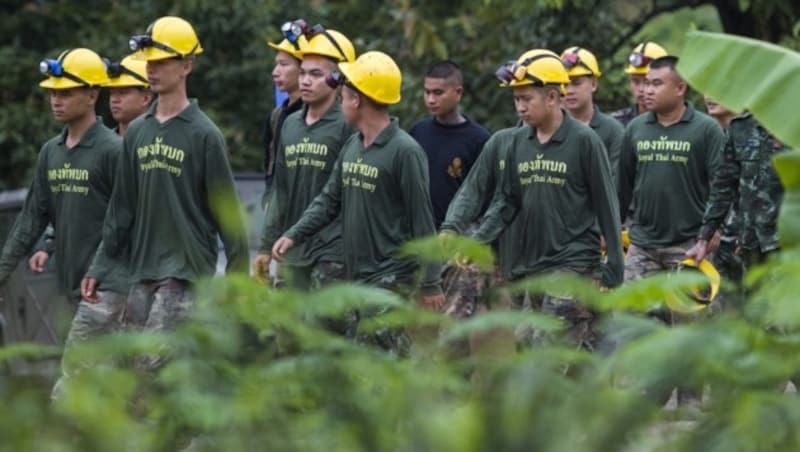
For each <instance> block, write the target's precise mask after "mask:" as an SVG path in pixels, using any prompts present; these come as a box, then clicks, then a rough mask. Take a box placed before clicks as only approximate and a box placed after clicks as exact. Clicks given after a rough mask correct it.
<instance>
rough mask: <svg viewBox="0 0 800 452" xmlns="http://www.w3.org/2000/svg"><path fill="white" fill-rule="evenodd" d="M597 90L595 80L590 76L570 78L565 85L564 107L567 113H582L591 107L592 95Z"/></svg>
mask: <svg viewBox="0 0 800 452" xmlns="http://www.w3.org/2000/svg"><path fill="white" fill-rule="evenodd" d="M596 90H597V79H596V78H594V77H593V76H591V75H579V76H577V77H571V78H570V79H569V84H567V95H566V97H564V107H565V108H566V109H567V110H569V111H583V110H584V109H586V108H587V107H591V105H592V95H593V94H594V92H595V91H596Z"/></svg>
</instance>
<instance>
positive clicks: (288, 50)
mask: <svg viewBox="0 0 800 452" xmlns="http://www.w3.org/2000/svg"><path fill="white" fill-rule="evenodd" d="M267 45H268V46H270V47H272V48H273V49H275V50H277V51H278V52H286V53H288V54H289V55H291V56H293V57H295V58H297V59H298V60H302V59H303V53H302V52H301V51H300V50H297V49H295V48H294V47H293V46H292V45H291V44H289V45H288V46H286V45H283V42H281V43H279V44H275V43H274V42H267Z"/></svg>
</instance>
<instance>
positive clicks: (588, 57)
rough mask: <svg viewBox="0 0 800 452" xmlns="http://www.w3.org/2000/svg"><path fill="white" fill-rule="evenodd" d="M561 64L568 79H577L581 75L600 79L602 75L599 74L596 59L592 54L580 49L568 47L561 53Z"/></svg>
mask: <svg viewBox="0 0 800 452" xmlns="http://www.w3.org/2000/svg"><path fill="white" fill-rule="evenodd" d="M561 62H562V63H563V64H564V67H565V68H566V69H567V74H568V75H569V76H570V77H579V76H581V75H592V76H595V77H600V76H601V75H603V73H602V72H600V66H599V65H598V64H597V58H595V56H594V54H593V53H592V52H590V51H588V50H586V49H584V48H582V47H577V46H575V47H570V48H568V49H567V50H565V51H563V52H561Z"/></svg>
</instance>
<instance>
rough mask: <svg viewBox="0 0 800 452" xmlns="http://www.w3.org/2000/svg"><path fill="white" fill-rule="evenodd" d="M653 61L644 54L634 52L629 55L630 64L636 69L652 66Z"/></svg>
mask: <svg viewBox="0 0 800 452" xmlns="http://www.w3.org/2000/svg"><path fill="white" fill-rule="evenodd" d="M651 61H653V59H652V58H650V57H649V56H647V55H645V54H644V53H642V52H633V53H631V54H630V55H628V63H629V64H630V65H631V66H633V67H635V68H641V67H645V66H647V65H648V64H650V62H651Z"/></svg>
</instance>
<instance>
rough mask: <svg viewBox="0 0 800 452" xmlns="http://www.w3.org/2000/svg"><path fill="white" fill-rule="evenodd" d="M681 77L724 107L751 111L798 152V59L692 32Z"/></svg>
mask: <svg viewBox="0 0 800 452" xmlns="http://www.w3.org/2000/svg"><path fill="white" fill-rule="evenodd" d="M678 72H679V73H680V74H681V75H682V76H683V77H684V78H685V79H686V80H687V81H688V82H689V84H690V85H692V87H694V88H695V89H697V90H699V91H700V92H702V93H704V94H707V95H709V96H711V97H713V98H714V99H715V100H717V101H718V102H720V103H721V104H722V105H725V106H726V107H728V108H730V109H732V110H736V111H743V110H749V111H751V112H752V113H753V115H754V116H755V117H756V119H758V121H759V122H760V123H761V124H762V125H763V126H764V127H766V128H767V129H768V130H769V131H771V132H772V133H773V134H774V135H775V136H776V137H777V138H778V139H780V140H782V141H783V142H784V143H787V144H788V145H789V146H790V147H792V148H793V149H800V115H798V114H797V98H798V95H800V54H798V53H797V52H793V51H791V50H789V49H786V48H784V47H780V46H777V45H775V44H770V43H767V42H763V41H757V40H754V39H749V38H744V37H740V36H732V35H725V34H721V33H709V32H702V31H693V32H689V33H688V34H687V36H686V45H685V47H684V48H683V52H682V53H681V58H680V62H679V63H678Z"/></svg>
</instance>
